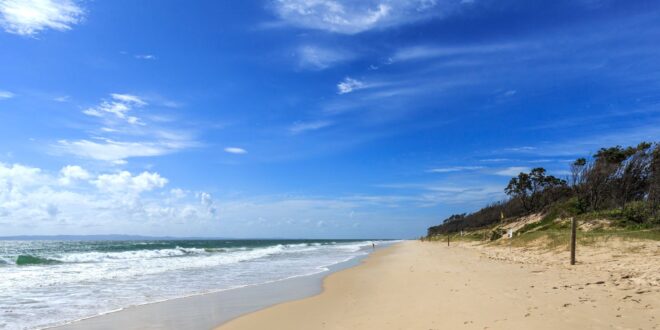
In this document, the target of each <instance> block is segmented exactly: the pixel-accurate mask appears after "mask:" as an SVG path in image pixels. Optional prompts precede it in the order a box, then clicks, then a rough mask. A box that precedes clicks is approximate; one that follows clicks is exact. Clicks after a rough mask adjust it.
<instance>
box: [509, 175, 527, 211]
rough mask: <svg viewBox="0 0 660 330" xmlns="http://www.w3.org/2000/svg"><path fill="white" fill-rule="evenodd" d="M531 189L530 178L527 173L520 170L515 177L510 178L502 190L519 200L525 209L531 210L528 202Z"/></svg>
mask: <svg viewBox="0 0 660 330" xmlns="http://www.w3.org/2000/svg"><path fill="white" fill-rule="evenodd" d="M531 190H532V180H531V179H530V177H529V174H527V173H523V172H520V173H519V174H518V176H517V177H514V178H511V180H509V184H508V185H507V186H506V188H504V192H505V193H506V194H507V195H509V196H511V197H513V198H517V199H519V200H520V203H521V204H522V206H523V208H524V209H525V211H527V212H529V211H531V206H530V204H529V193H530V191H531Z"/></svg>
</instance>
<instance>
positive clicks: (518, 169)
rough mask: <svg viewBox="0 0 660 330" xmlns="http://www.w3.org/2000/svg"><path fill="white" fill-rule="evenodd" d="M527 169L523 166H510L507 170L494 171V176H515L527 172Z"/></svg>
mask: <svg viewBox="0 0 660 330" xmlns="http://www.w3.org/2000/svg"><path fill="white" fill-rule="evenodd" d="M528 171H529V167H524V166H511V167H507V168H503V169H501V170H498V171H495V173H494V174H496V175H501V176H510V177H513V176H516V175H518V174H520V172H528Z"/></svg>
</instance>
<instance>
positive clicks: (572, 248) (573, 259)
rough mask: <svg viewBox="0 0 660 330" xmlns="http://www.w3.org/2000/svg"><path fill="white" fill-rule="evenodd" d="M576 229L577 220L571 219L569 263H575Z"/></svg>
mask: <svg viewBox="0 0 660 330" xmlns="http://www.w3.org/2000/svg"><path fill="white" fill-rule="evenodd" d="M576 231H577V220H575V217H573V219H571V265H575V233H576Z"/></svg>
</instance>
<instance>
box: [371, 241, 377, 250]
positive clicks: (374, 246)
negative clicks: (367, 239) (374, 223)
mask: <svg viewBox="0 0 660 330" xmlns="http://www.w3.org/2000/svg"><path fill="white" fill-rule="evenodd" d="M371 249H372V250H375V249H376V243H374V242H371Z"/></svg>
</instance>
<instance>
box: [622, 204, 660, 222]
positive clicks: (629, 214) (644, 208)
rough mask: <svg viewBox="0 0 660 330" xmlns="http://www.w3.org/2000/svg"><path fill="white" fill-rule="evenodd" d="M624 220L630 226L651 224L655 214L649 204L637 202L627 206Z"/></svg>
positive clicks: (624, 210) (624, 211)
mask: <svg viewBox="0 0 660 330" xmlns="http://www.w3.org/2000/svg"><path fill="white" fill-rule="evenodd" d="M623 218H624V219H625V221H626V222H627V223H630V224H644V223H648V224H651V222H652V220H654V219H652V218H653V212H652V211H651V208H650V207H649V205H648V203H646V202H643V201H635V202H630V203H628V204H626V206H625V207H624V208H623Z"/></svg>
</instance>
